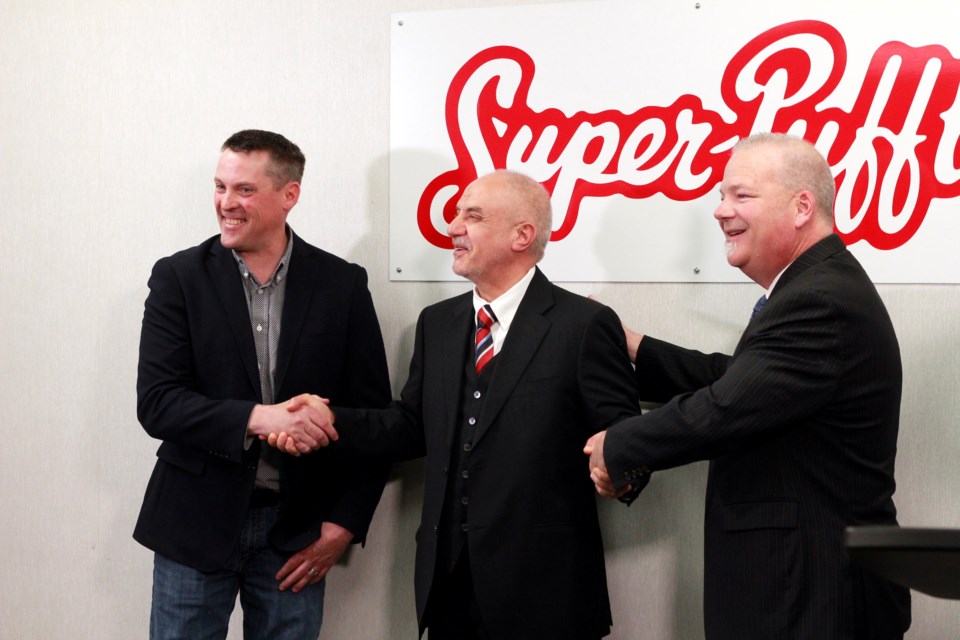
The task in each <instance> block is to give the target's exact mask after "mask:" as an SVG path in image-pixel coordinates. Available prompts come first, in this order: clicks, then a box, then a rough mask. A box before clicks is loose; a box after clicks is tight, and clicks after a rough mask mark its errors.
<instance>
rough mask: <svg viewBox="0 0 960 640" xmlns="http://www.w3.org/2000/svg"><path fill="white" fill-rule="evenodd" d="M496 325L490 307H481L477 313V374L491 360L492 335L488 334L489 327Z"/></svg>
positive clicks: (495, 317) (486, 305)
mask: <svg viewBox="0 0 960 640" xmlns="http://www.w3.org/2000/svg"><path fill="white" fill-rule="evenodd" d="M496 323H497V316H495V315H494V314H493V309H491V308H490V305H488V304H485V305H483V306H482V307H481V308H480V310H479V311H477V348H476V351H475V353H476V366H477V373H480V371H481V370H482V369H483V367H484V366H485V365H486V364H487V363H488V362H490V360H491V359H492V358H493V334H491V333H490V327H492V326H493V325H495V324H496Z"/></svg>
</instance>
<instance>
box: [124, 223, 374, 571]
mask: <svg viewBox="0 0 960 640" xmlns="http://www.w3.org/2000/svg"><path fill="white" fill-rule="evenodd" d="M293 243H294V244H293V250H292V254H291V257H290V266H289V268H288V271H287V278H288V279H287V289H286V296H285V299H284V308H283V315H282V320H281V323H282V324H281V332H280V341H279V345H278V349H277V350H278V354H277V372H276V380H275V389H276V401H278V402H280V401H283V400H286V399H288V398H290V397H292V396H294V395H297V394H300V393H305V392H309V393H316V394H319V395H321V396H324V397H329V398H331V399H333V400H334V401H336V402H338V403H342V404H345V405H348V406H380V407H382V406H384V405H386V403H387V402H389V400H390V387H389V379H388V376H387V366H386V357H385V355H384V349H383V339H382V337H381V334H380V325H379V323H378V322H377V316H376V312H375V311H374V308H373V302H372V300H371V298H370V293H369V291H368V290H367V276H366V272H365V271H364V270H363V269H362V268H361V267H359V266H357V265H353V264H349V263H347V262H345V261H344V260H341V259H340V258H337V257H336V256H333V255H331V254H329V253H326V252H324V251H321V250H320V249H317V248H315V247H312V246H310V245H308V244H307V243H305V242H303V241H302V240H300V239H299V238H297V237H296V236H293ZM149 286H150V294H149V296H148V297H147V301H146V305H145V309H144V315H143V328H142V333H141V336H140V363H139V369H138V378H137V415H138V417H139V419H140V422H141V424H142V425H143V427H144V429H145V430H146V431H147V433H149V434H150V435H151V436H152V437H154V438H157V439H159V440H162V444H161V445H160V448H159V450H158V451H157V457H158V461H157V464H156V467H155V468H154V471H153V476H152V477H151V478H150V482H149V484H148V486H147V490H146V495H145V497H144V501H143V507H142V508H141V511H140V518H139V520H138V522H137V526H136V529H135V532H134V538H136V539H137V540H138V541H139V542H141V543H142V544H144V545H145V546H147V547H149V548H150V549H153V550H155V551H157V552H159V553H161V554H162V555H164V556H166V557H168V558H170V559H172V560H175V561H177V562H180V563H181V564H185V565H187V566H191V567H194V568H196V569H199V570H201V571H212V570H215V569H218V568H220V567H222V566H224V564H225V563H226V562H227V561H228V560H229V559H230V558H231V557H232V554H235V553H236V552H237V544H238V540H239V536H240V530H241V527H242V524H243V520H244V515H245V513H246V511H247V507H248V504H249V501H250V495H251V492H252V490H253V485H254V478H255V474H256V463H257V459H258V456H259V450H260V446H261V443H260V442H259V441H257V442H255V443H254V444H253V446H252V447H250V449H249V450H245V449H244V441H245V433H246V427H247V422H248V419H249V417H250V412H251V411H252V410H253V407H254V405H255V404H257V403H259V402H260V379H259V374H258V371H257V354H256V348H255V346H254V342H253V335H252V329H251V327H250V315H249V312H248V310H247V303H246V298H245V292H244V289H243V283H242V282H241V277H240V274H239V270H238V268H237V263H236V261H235V259H234V257H233V255H232V253H231V251H229V250H228V249H225V248H224V247H223V245H221V244H220V239H219V236H214V237H213V238H210V239H209V240H207V241H206V242H204V243H202V244H200V245H199V246H197V247H194V248H192V249H187V250H186V251H181V252H180V253H177V254H175V255H173V256H170V257H168V258H164V259H162V260H160V261H159V262H157V264H156V266H154V268H153V274H152V275H151V277H150V281H149ZM264 446H266V445H264ZM280 472H281V484H282V492H281V493H282V501H281V515H280V519H279V521H278V522H277V525H276V526H275V527H274V529H273V531H271V533H270V540H271V543H272V544H274V545H275V546H276V547H277V548H278V549H280V550H281V551H285V552H288V553H293V552H295V551H297V550H299V549H301V548H303V547H304V546H306V545H308V544H310V543H311V542H313V541H314V540H316V539H317V538H318V537H319V536H320V525H321V523H322V522H324V521H332V522H335V523H337V524H339V525H341V526H343V527H345V528H347V529H348V530H350V531H351V532H352V533H353V534H354V536H355V540H356V541H360V540H363V538H364V536H365V535H366V532H367V527H368V526H369V523H370V519H371V517H372V516H373V511H374V509H375V508H376V505H377V502H378V501H379V499H380V494H381V492H382V491H383V485H384V483H385V481H386V475H387V473H388V467H387V465H384V464H370V463H368V464H366V465H356V464H345V463H344V461H343V460H342V459H341V457H340V456H339V455H338V454H337V453H336V452H335V451H333V450H321V451H318V452H316V453H312V454H309V455H304V456H300V457H297V458H295V457H292V456H287V455H284V456H283V458H282V465H281V469H280Z"/></svg>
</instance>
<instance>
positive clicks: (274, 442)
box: [258, 393, 339, 456]
mask: <svg viewBox="0 0 960 640" xmlns="http://www.w3.org/2000/svg"><path fill="white" fill-rule="evenodd" d="M329 402H330V401H329V400H328V399H327V398H321V397H320V396H315V395H312V394H309V393H302V394H300V395H299V396H294V397H293V398H290V399H289V400H287V401H286V402H283V403H280V404H278V405H272V406H271V407H268V408H270V409H274V408H277V409H280V410H282V411H283V412H284V414H285V415H283V416H278V417H277V419H275V420H273V421H272V422H271V423H270V426H269V427H268V428H267V429H265V430H264V431H263V432H262V433H260V434H258V435H259V438H260V439H261V440H264V441H266V442H267V444H269V445H270V446H271V447H275V448H277V449H279V450H280V451H284V452H286V453H289V454H290V455H294V456H298V455H300V454H302V453H310V452H311V451H316V450H317V449H321V448H323V447H326V446H327V445H329V444H330V443H331V442H335V441H336V440H337V439H338V438H339V435H338V434H337V430H336V429H335V428H334V427H333V422H334V415H333V411H331V410H330V407H329V406H328V404H329Z"/></svg>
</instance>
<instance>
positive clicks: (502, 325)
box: [473, 267, 537, 354]
mask: <svg viewBox="0 0 960 640" xmlns="http://www.w3.org/2000/svg"><path fill="white" fill-rule="evenodd" d="M536 272H537V268H536V267H531V268H530V270H529V271H527V273H526V275H524V276H523V277H522V278H520V280H518V281H517V283H516V284H515V285H513V286H512V287H510V288H509V289H507V290H506V291H504V292H503V293H502V294H501V295H500V297H498V298H496V299H495V300H492V301H490V302H487V301H486V300H484V299H483V298H481V297H480V296H479V295H477V289H476V288H474V289H473V315H474V321H476V315H477V312H478V311H480V308H481V307H482V306H483V305H485V304H489V305H490V307H491V308H492V309H493V315H495V316H497V324H495V325H493V328H492V329H491V333H492V334H493V352H494V353H495V354H496V353H499V352H500V347H501V346H503V341H504V340H505V339H506V337H507V332H508V331H509V330H510V324H511V323H512V322H513V318H514V317H515V316H516V315H517V309H519V308H520V302H521V301H522V300H523V296H524V295H526V293H527V288H528V287H529V286H530V282H531V281H532V280H533V274H535V273H536Z"/></svg>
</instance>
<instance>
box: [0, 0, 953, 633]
mask: <svg viewBox="0 0 960 640" xmlns="http://www.w3.org/2000/svg"><path fill="white" fill-rule="evenodd" d="M524 1H525V2H527V3H529V0H524ZM479 4H485V5H494V4H512V2H510V1H509V0H508V1H504V2H480V0H354V1H353V2H344V1H337V2H334V1H331V0H327V1H307V0H279V1H272V2H271V1H267V0H235V1H231V2H227V1H225V0H211V1H204V2H196V1H189V2H188V1H185V0H172V1H171V2H155V1H152V0H151V1H146V0H124V1H122V2H121V1H119V0H117V1H114V2H107V1H106V0H87V1H85V2H76V1H73V2H71V1H68V0H0V33H2V35H0V436H2V442H3V445H2V447H0V500H2V502H0V638H3V639H8V638H10V639H13V638H18V639H19V638H26V639H33V638H37V639H39V638H110V639H113V638H115V639H118V640H119V639H124V640H126V639H128V638H140V637H146V628H147V619H148V612H149V601H150V582H151V578H150V571H151V554H150V553H149V552H148V551H146V550H145V549H144V548H142V547H140V546H138V545H137V544H136V543H135V542H134V541H133V540H132V539H131V537H130V532H131V530H132V528H133V523H134V520H135V517H136V514H137V510H138V508H139V505H140V499H141V496H142V492H143V488H144V486H145V484H146V480H147V477H148V474H149V472H150V469H151V468H152V465H153V457H154V451H155V449H156V443H155V442H153V441H151V440H150V439H149V438H148V437H147V436H146V435H145V434H144V432H143V431H142V430H141V429H140V427H139V426H138V424H137V420H136V416H135V411H134V402H135V393H134V382H135V374H136V359H137V355H136V352H137V340H138V335H139V325H140V318H141V313H142V305H143V299H144V297H145V295H146V280H147V276H148V275H149V270H150V267H151V265H152V264H153V262H154V261H155V260H156V259H157V258H158V257H160V256H163V255H166V254H169V253H171V252H172V251H174V250H177V249H180V248H183V247H186V246H189V245H192V244H195V243H197V242H199V241H200V240H201V239H203V238H206V237H207V236H209V235H212V234H214V233H215V232H216V226H215V222H214V216H213V209H212V206H211V195H212V191H211V188H210V187H211V177H212V171H213V168H214V164H215V162H216V158H217V148H218V146H219V144H220V143H221V141H222V140H223V139H224V138H225V137H226V136H227V135H229V134H230V133H232V132H233V131H235V130H237V129H240V128H245V127H261V128H268V129H275V130H278V131H281V132H284V133H285V134H287V135H288V136H289V137H290V138H292V139H293V140H295V141H296V142H298V143H299V144H300V145H301V146H302V147H303V149H304V151H305V152H306V154H307V157H308V164H307V172H306V176H305V178H304V183H303V187H304V189H303V197H302V198H301V203H300V205H299V206H298V208H297V209H296V210H295V211H294V213H293V216H292V219H291V222H292V224H293V226H294V228H295V229H296V230H297V232H298V233H299V234H301V235H302V236H303V237H304V238H305V239H307V240H309V241H311V242H313V243H316V244H319V245H321V246H323V247H325V248H327V249H329V250H331V251H333V252H335V253H338V254H340V255H342V256H344V257H347V258H349V259H350V260H353V261H355V262H359V263H361V264H363V265H365V266H366V267H367V268H368V270H369V272H370V283H371V288H372V291H373V295H374V299H375V301H376V303H377V308H378V311H379V313H380V317H381V321H382V324H383V329H384V334H385V339H386V342H387V350H388V357H389V361H390V366H391V373H392V376H393V380H394V388H395V389H398V388H399V385H400V384H402V382H403V380H404V377H405V373H406V363H407V360H408V358H409V355H410V351H411V347H412V344H411V343H412V328H413V323H414V322H415V319H416V315H417V312H418V310H419V309H420V308H421V307H422V306H424V305H426V304H428V303H431V302H433V301H436V300H438V299H441V298H443V297H447V296H449V295H451V294H453V293H458V292H460V291H463V290H465V288H466V287H465V285H463V284H460V283H447V284H430V283H402V284H401V283H390V282H389V279H388V264H387V260H386V256H387V248H388V247H387V201H388V162H387V154H388V150H389V130H388V109H389V86H388V81H389V64H390V57H389V53H390V49H389V20H390V14H391V12H398V11H413V10H421V9H439V8H455V7H467V6H476V5H479ZM711 224H713V223H712V221H710V220H704V225H711ZM638 259H643V257H642V256H638ZM548 275H549V274H548ZM571 288H573V289H575V290H577V291H579V292H582V293H595V294H597V295H599V296H600V297H601V298H603V299H604V300H605V301H607V302H609V303H610V304H611V305H612V306H614V307H615V308H616V309H617V311H618V312H620V313H621V315H622V316H623V318H624V319H625V320H626V321H627V322H628V323H630V324H632V325H634V326H638V327H640V328H642V329H643V330H645V331H647V332H649V333H651V334H655V335H658V336H660V337H664V338H667V339H676V340H679V341H683V342H685V343H687V344H689V345H690V346H694V347H699V348H704V349H710V350H715V349H716V350H719V349H729V348H731V347H732V345H733V344H734V343H735V341H736V338H737V335H738V333H739V331H740V330H741V328H742V326H743V323H744V318H745V315H746V314H747V313H748V312H749V309H750V308H751V306H752V304H753V301H754V299H755V298H756V296H757V295H758V288H757V287H754V286H750V285H639V284H636V285H634V284H629V285H628V284H621V285H608V284H597V285H584V284H578V285H575V286H571ZM881 293H882V295H883V297H884V299H885V300H886V302H887V304H888V306H889V309H890V312H891V314H892V316H893V319H894V322H895V324H896V326H897V329H898V332H899V336H900V340H901V345H902V348H903V353H904V365H905V386H904V404H903V427H902V432H901V438H900V444H901V451H900V458H899V469H898V478H899V481H900V489H899V491H898V493H897V501H898V504H899V506H900V511H901V515H902V518H901V520H902V522H903V523H904V524H907V525H916V526H919V525H941V526H955V527H956V526H960V500H958V499H957V496H958V495H960V473H958V472H957V462H956V461H957V460H958V459H960V438H958V437H957V435H956V433H955V432H956V426H957V424H958V418H957V416H958V414H960V400H958V394H957V391H958V389H960V374H958V367H957V363H958V358H960V356H958V355H957V347H958V345H960V295H958V289H957V287H956V286H896V287H889V286H888V287H881ZM421 470H422V467H421V465H419V464H417V463H411V464H408V465H405V466H400V467H398V468H397V469H396V471H395V473H394V477H393V480H392V481H391V483H390V485H389V486H388V488H387V491H386V494H385V496H384V499H383V502H382V507H381V509H380V511H379V512H378V514H377V517H376V518H375V521H374V525H373V530H372V533H371V536H370V544H369V545H368V546H367V548H366V549H364V550H362V551H356V550H355V552H354V553H352V555H351V556H350V557H349V560H348V562H347V563H346V566H343V567H337V568H336V569H335V571H334V572H333V574H332V577H331V581H330V585H329V590H328V594H329V595H328V606H327V611H326V624H325V625H324V630H323V633H322V638H324V640H337V639H350V640H354V639H358V638H362V639H367V638H371V639H379V638H391V639H392V638H415V637H416V627H415V621H414V616H413V595H412V580H413V578H412V558H413V552H414V543H413V534H414V531H415V529H416V526H417V521H418V516H419V505H420V483H421V480H422V477H421ZM704 478H705V466H704V465H702V464H701V465H694V466H691V467H688V468H683V469H677V470H674V471H670V472H665V473H662V474H658V475H657V476H656V478H655V479H654V482H653V484H652V485H651V486H650V488H649V489H648V490H647V491H646V493H645V494H644V495H643V496H642V498H641V499H640V501H639V503H638V504H636V505H635V506H633V507H632V508H631V509H629V510H627V509H625V508H623V507H621V506H619V505H616V504H609V503H604V504H602V505H601V511H602V516H603V520H604V527H605V535H606V540H607V547H608V566H609V584H610V588H611V592H612V594H613V614H614V620H615V630H614V634H613V636H612V637H613V638H619V639H631V640H633V639H661V638H662V639H668V638H673V639H677V640H687V639H691V638H693V639H695V638H698V637H702V632H701V631H700V629H701V619H700V618H701V616H700V587H701V579H700V571H701V560H700V547H701V534H700V530H701V518H702V508H703V507H702V498H703V490H704ZM558 561H559V562H562V561H563V559H562V558H559V559H558ZM915 603H916V604H915V623H914V628H913V631H912V632H911V634H910V637H911V638H914V639H928V638H929V639H945V638H953V637H956V635H957V631H958V629H960V603H953V602H948V601H943V600H935V599H932V598H927V597H924V596H916V598H915ZM238 631H239V630H238V629H235V630H234V631H233V633H232V634H231V638H239V637H240V635H239V633H238Z"/></svg>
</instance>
